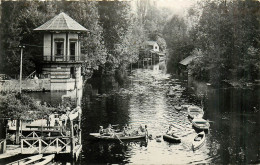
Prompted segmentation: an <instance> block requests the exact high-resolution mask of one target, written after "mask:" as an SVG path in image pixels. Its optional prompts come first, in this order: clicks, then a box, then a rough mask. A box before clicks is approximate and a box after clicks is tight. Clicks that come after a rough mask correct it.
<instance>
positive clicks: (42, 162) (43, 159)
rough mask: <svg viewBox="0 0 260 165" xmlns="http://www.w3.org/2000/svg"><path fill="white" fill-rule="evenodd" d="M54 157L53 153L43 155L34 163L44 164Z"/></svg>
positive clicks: (36, 164)
mask: <svg viewBox="0 0 260 165" xmlns="http://www.w3.org/2000/svg"><path fill="white" fill-rule="evenodd" d="M54 157H55V155H54V154H51V155H48V156H44V157H42V159H41V160H40V161H39V162H37V163H35V165H45V164H47V163H50V162H51V161H52V160H53V159H54Z"/></svg>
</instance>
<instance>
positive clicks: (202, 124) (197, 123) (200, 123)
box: [192, 118, 210, 131]
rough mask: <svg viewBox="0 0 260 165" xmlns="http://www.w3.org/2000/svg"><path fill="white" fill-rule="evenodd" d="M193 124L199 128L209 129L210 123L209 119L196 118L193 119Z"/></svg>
mask: <svg viewBox="0 0 260 165" xmlns="http://www.w3.org/2000/svg"><path fill="white" fill-rule="evenodd" d="M192 126H193V127H195V128H197V129H198V130H202V131H204V130H205V131H207V130H209V126H210V124H209V122H208V121H207V120H204V119H201V118H195V119H193V120H192Z"/></svg>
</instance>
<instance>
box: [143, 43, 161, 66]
mask: <svg viewBox="0 0 260 165" xmlns="http://www.w3.org/2000/svg"><path fill="white" fill-rule="evenodd" d="M165 56H166V53H165V52H162V51H161V50H160V47H159V45H158V43H157V42H156V41H145V42H144V47H143V48H142V49H141V50H140V52H139V63H140V62H141V63H142V65H143V67H144V66H148V65H157V64H158V63H160V62H163V61H165Z"/></svg>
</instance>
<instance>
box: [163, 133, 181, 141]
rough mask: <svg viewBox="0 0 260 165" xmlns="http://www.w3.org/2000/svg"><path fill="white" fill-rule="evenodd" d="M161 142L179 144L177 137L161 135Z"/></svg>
mask: <svg viewBox="0 0 260 165" xmlns="http://www.w3.org/2000/svg"><path fill="white" fill-rule="evenodd" d="M163 140H165V141H168V142H171V143H181V139H180V138H179V137H177V136H171V135H167V134H165V135H163Z"/></svg>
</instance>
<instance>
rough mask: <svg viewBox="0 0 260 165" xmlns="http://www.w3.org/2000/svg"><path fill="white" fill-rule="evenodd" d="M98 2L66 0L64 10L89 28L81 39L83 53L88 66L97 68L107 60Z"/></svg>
mask: <svg viewBox="0 0 260 165" xmlns="http://www.w3.org/2000/svg"><path fill="white" fill-rule="evenodd" d="M97 4H98V3H97V2H91V1H80V2H64V10H65V11H66V12H67V13H68V14H69V15H70V16H71V17H72V18H74V19H75V20H76V21H77V22H79V23H80V24H81V25H82V26H84V27H85V28H87V29H88V30H89V31H88V34H87V35H84V34H83V37H82V40H81V44H82V45H81V48H82V54H83V55H84V61H85V63H86V64H85V65H83V66H86V67H90V68H93V69H97V68H98V66H102V65H104V64H105V62H106V58H107V49H106V47H105V44H104V42H103V40H104V38H103V36H102V34H103V28H102V26H101V25H100V22H99V14H98V8H97Z"/></svg>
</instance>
